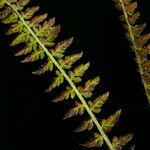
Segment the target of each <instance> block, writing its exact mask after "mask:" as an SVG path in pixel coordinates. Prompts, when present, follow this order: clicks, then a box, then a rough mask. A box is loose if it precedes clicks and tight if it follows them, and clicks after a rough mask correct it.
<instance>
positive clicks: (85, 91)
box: [78, 76, 100, 98]
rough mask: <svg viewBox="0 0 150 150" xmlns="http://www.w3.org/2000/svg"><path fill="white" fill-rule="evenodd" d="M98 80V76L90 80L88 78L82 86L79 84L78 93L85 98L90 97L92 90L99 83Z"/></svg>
mask: <svg viewBox="0 0 150 150" xmlns="http://www.w3.org/2000/svg"><path fill="white" fill-rule="evenodd" d="M99 82H100V77H99V76H98V77H96V78H94V79H92V80H88V81H87V82H86V83H85V86H84V87H81V86H79V87H78V90H79V91H80V93H81V94H82V96H83V97H85V98H90V97H91V96H92V95H93V93H92V92H93V90H94V89H95V87H96V86H97V85H98V84H99Z"/></svg>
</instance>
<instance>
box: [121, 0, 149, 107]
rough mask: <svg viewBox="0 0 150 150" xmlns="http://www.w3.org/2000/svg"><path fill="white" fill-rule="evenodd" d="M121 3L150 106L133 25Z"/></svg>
mask: <svg viewBox="0 0 150 150" xmlns="http://www.w3.org/2000/svg"><path fill="white" fill-rule="evenodd" d="M119 2H120V3H121V6H122V10H123V14H124V17H125V20H126V24H127V26H128V31H129V36H130V38H131V42H132V46H133V49H134V52H135V56H136V59H137V65H138V68H139V73H140V76H141V79H142V83H143V86H144V90H145V94H146V97H147V99H148V103H149V105H150V96H149V94H148V90H147V85H146V82H145V80H144V77H143V69H142V66H141V60H140V57H139V55H138V52H137V49H138V47H137V46H136V43H135V38H134V34H133V32H132V28H131V25H130V22H129V19H128V14H127V12H126V10H125V5H124V3H123V1H122V0H119Z"/></svg>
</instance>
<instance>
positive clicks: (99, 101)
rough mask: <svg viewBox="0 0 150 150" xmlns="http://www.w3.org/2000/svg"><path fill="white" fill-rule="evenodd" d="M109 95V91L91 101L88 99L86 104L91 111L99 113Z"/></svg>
mask: <svg viewBox="0 0 150 150" xmlns="http://www.w3.org/2000/svg"><path fill="white" fill-rule="evenodd" d="M108 97H109V92H107V93H105V94H103V95H100V96H98V97H97V98H96V99H95V100H94V101H93V102H92V101H88V105H89V107H90V109H91V111H92V112H93V113H100V111H101V107H102V106H103V105H104V103H105V102H106V100H107V99H108Z"/></svg>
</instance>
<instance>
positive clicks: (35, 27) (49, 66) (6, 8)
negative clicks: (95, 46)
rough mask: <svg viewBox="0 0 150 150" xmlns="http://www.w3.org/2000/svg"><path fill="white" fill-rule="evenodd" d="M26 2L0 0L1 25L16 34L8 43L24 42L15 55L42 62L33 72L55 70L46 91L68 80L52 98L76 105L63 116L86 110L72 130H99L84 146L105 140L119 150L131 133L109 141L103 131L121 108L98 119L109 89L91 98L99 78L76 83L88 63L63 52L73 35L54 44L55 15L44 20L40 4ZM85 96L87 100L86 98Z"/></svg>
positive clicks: (87, 66) (30, 60)
mask: <svg viewBox="0 0 150 150" xmlns="http://www.w3.org/2000/svg"><path fill="white" fill-rule="evenodd" d="M28 2H29V0H0V8H1V11H0V19H1V20H2V22H3V23H4V24H10V29H8V31H7V32H6V35H11V34H14V33H16V35H17V36H16V37H15V38H14V39H13V41H12V42H11V44H10V46H16V45H18V44H21V45H22V46H23V45H24V46H23V48H21V49H20V51H18V52H17V53H16V54H15V56H24V59H23V60H21V62H22V63H29V62H35V61H40V60H42V62H43V61H45V63H44V64H42V65H41V67H40V68H39V69H38V70H36V71H34V72H33V73H34V74H36V75H41V74H44V73H45V72H48V71H55V73H56V76H55V78H54V79H53V81H52V83H51V84H50V86H49V87H48V88H47V90H46V92H51V91H52V90H53V89H55V88H56V87H59V86H60V85H61V84H64V85H65V84H66V83H65V81H67V85H66V89H65V90H64V91H63V92H62V93H60V95H59V96H58V97H56V98H55V99H54V100H53V101H54V102H59V101H63V100H68V99H70V98H71V99H74V101H75V106H74V107H72V108H70V110H69V111H68V112H67V113H66V115H65V116H64V119H67V118H71V117H73V116H77V115H84V114H85V113H88V115H89V118H88V120H85V121H83V123H82V125H81V126H80V127H79V128H77V129H76V130H75V131H76V132H81V131H84V130H88V131H90V130H92V129H93V128H97V130H98V131H97V132H96V133H94V138H92V139H91V140H90V141H88V142H87V143H85V144H83V146H86V147H92V148H93V147H101V146H102V145H103V144H104V143H106V144H107V146H108V148H109V149H110V150H121V149H122V148H123V146H124V145H126V144H127V143H128V142H129V141H130V140H131V139H132V136H133V135H132V134H128V135H125V136H121V137H116V136H114V138H113V139H112V142H111V140H110V139H109V138H108V136H107V134H106V133H108V132H110V131H111V130H112V128H113V126H114V125H115V124H116V123H117V121H118V119H119V117H120V114H121V110H119V111H117V112H116V113H114V114H113V115H111V116H110V117H108V118H107V119H101V122H99V121H98V118H97V117H96V116H95V114H98V113H100V111H101V109H102V106H103V105H104V103H105V102H106V101H107V99H108V97H109V92H106V93H105V94H102V95H100V96H98V97H97V98H95V99H94V100H91V99H92V97H93V91H94V89H95V88H96V86H97V85H98V84H99V82H100V77H99V76H97V77H95V78H94V79H89V80H88V81H86V82H85V84H84V86H81V85H79V83H80V82H81V81H82V78H83V75H84V74H85V72H86V71H87V70H88V68H89V66H90V63H89V62H87V63H83V64H80V65H79V66H75V65H74V64H75V62H76V61H78V60H79V59H80V58H81V57H82V56H83V52H80V53H78V54H72V55H69V56H66V54H65V51H66V50H67V49H68V48H69V46H70V45H71V44H72V42H73V40H74V39H73V37H72V38H70V39H66V40H64V41H61V42H58V43H56V42H55V39H56V38H57V36H58V34H59V32H60V30H61V28H60V25H55V18H51V19H48V20H47V16H48V15H47V14H42V15H38V16H36V15H35V13H36V12H37V11H38V10H39V6H34V7H29V8H24V7H25V6H26V5H27V4H28ZM87 99H90V100H89V101H87Z"/></svg>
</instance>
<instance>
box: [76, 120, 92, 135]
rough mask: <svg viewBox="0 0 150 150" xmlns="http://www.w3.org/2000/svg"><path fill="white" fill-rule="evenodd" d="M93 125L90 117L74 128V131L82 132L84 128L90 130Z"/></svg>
mask: <svg viewBox="0 0 150 150" xmlns="http://www.w3.org/2000/svg"><path fill="white" fill-rule="evenodd" d="M93 127H94V123H93V120H92V119H89V120H86V121H84V122H83V124H82V125H81V126H79V127H78V128H77V129H75V130H74V132H82V131H85V130H88V131H90V130H92V129H93Z"/></svg>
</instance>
